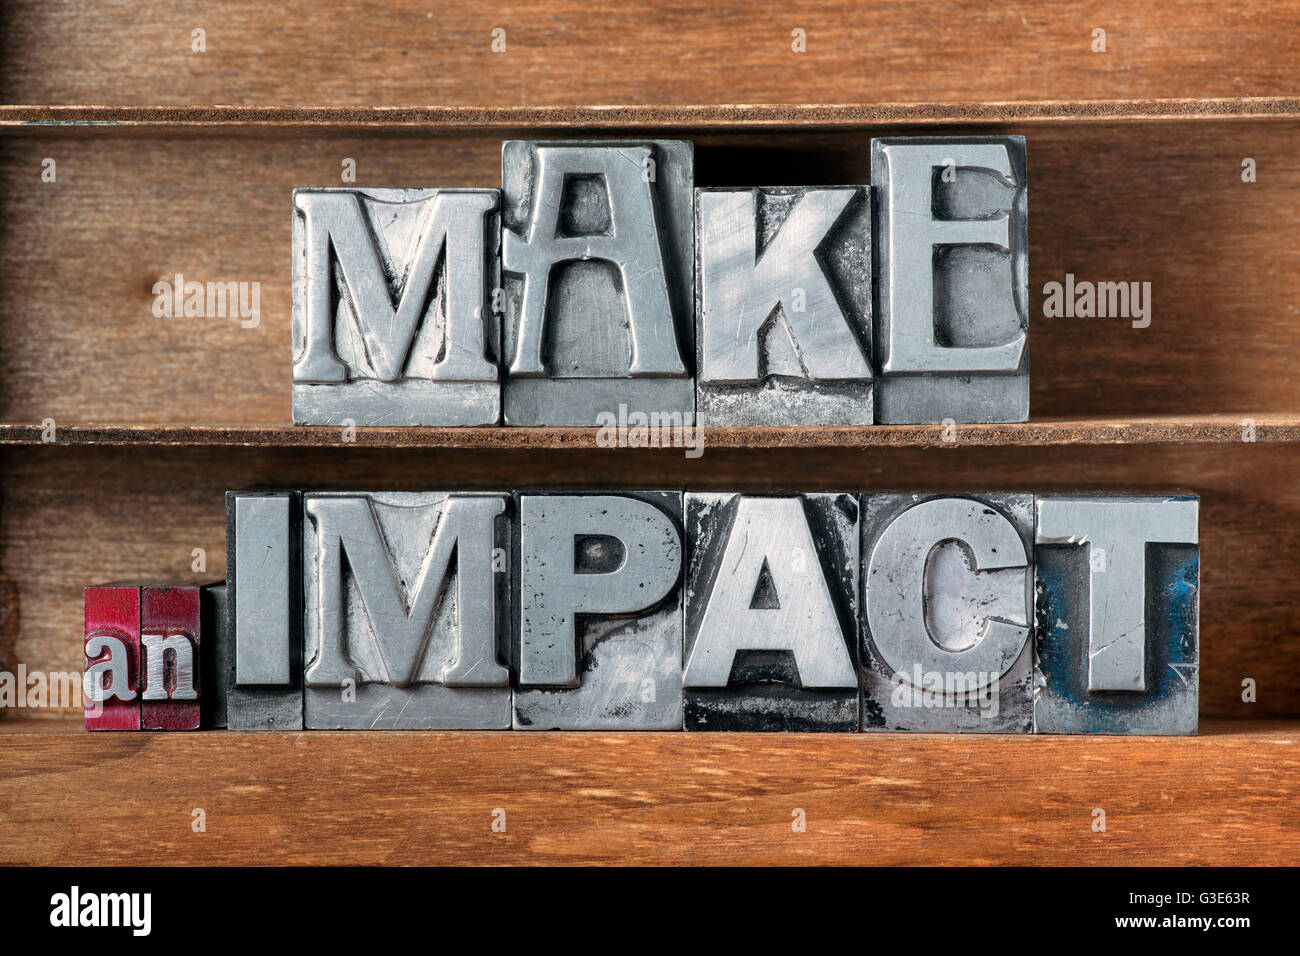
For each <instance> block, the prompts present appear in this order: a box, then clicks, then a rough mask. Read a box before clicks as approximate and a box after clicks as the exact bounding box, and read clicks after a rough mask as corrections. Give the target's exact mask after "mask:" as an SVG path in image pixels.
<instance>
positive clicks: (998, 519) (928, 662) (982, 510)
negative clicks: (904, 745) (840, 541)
mask: <svg viewBox="0 0 1300 956" xmlns="http://www.w3.org/2000/svg"><path fill="white" fill-rule="evenodd" d="M1033 528H1034V498H1033V495H1027V494H980V495H963V496H960V497H953V496H946V495H908V494H868V495H863V496H862V603H861V607H862V646H861V653H862V657H861V661H862V663H861V673H862V728H863V730H912V731H948V732H951V731H969V732H974V733H1029V732H1030V731H1031V730H1032V729H1033V718H1034V705H1033V673H1034V664H1033V656H1034V653H1033V647H1032V641H1031V639H1030V626H1031V624H1032V603H1031V590H1030V589H1031V586H1032V573H1031V570H1030V555H1031V554H1032V550H1033Z"/></svg>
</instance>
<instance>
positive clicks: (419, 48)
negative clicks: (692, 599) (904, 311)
mask: <svg viewBox="0 0 1300 956" xmlns="http://www.w3.org/2000/svg"><path fill="white" fill-rule="evenodd" d="M498 27H499V28H502V29H504V30H505V31H506V34H505V35H506V52H505V53H501V54H495V53H493V52H492V51H491V42H492V30H493V29H494V28H498ZM196 28H202V29H203V30H204V31H205V34H206V35H205V42H206V47H207V51H206V52H205V53H202V54H196V53H193V52H191V49H190V44H191V31H193V30H194V29H196ZM795 28H800V29H803V30H805V31H806V36H807V52H806V53H802V54H796V53H794V52H792V50H791V31H792V30H793V29H795ZM1096 28H1102V29H1105V30H1106V33H1107V51H1106V52H1105V53H1104V54H1100V53H1093V52H1092V51H1091V44H1092V31H1093V30H1094V29H1096ZM1298 62H1300V3H1296V2H1277V0H1268V2H1261V3H1239V4H1223V3H1209V2H1191V0H1175V2H1171V3H1164V4H1159V5H1148V4H1106V3H1082V4H1080V3H1038V4H1032V5H1026V4H1017V5H1012V4H1007V3H992V4H990V3H987V2H965V0H961V2H945V3H929V2H927V3H919V2H918V3H906V2H894V3H880V4H870V5H863V4H857V3H848V2H839V0H833V2H830V3H794V4H791V3H782V2H775V0H772V2H761V3H751V4H745V5H731V6H728V5H723V6H719V5H716V4H713V5H700V4H693V3H669V4H649V3H644V2H640V0H637V2H632V0H613V2H604V3H575V2H572V0H565V2H560V3H542V2H533V3H517V2H512V3H506V4H496V5H488V4H482V3H463V2H451V3H446V2H443V3H438V4H431V3H422V4H415V3H412V2H407V0H384V2H361V3H353V4H348V5H338V6H333V5H321V4H312V3H306V2H303V0H286V2H279V3H275V4H263V3H246V4H237V3H197V4H186V5H183V6H180V5H172V4H163V3H157V2H152V0H151V2H144V3H136V4H91V3H87V2H71V3H59V2H54V3H50V2H46V3H37V2H34V0H18V2H13V3H9V4H6V5H4V7H3V9H0V256H2V257H3V261H4V262H5V268H4V269H3V270H0V341H2V342H3V345H2V346H0V669H13V668H15V667H16V666H17V664H18V663H20V662H21V663H23V664H25V665H26V666H27V667H28V668H29V669H32V670H47V671H49V670H53V671H58V670H75V669H77V668H78V667H79V666H80V663H81V659H80V653H79V648H80V616H81V603H80V594H81V588H82V587H83V586H84V585H85V584H88V583H92V582H96V581H103V580H111V579H131V578H159V577H173V578H176V579H179V580H213V579H216V578H219V577H220V576H221V574H222V573H223V568H224V560H223V550H224V542H223V535H224V524H223V514H222V494H223V492H224V491H225V490H226V489H227V488H231V487H238V486H251V485H257V484H285V485H300V486H306V485H310V486H313V487H322V488H395V489H412V488H430V487H447V488H562V487H572V488H589V487H635V486H641V487H649V486H654V487H666V488H683V487H685V488H699V489H721V488H737V489H750V490H769V489H810V490H813V489H817V490H823V489H839V490H852V489H867V490H870V489H947V490H957V491H960V490H970V489H973V488H979V487H997V488H1006V489H1024V490H1056V489H1068V488H1098V489H1117V490H1118V489H1148V490H1169V489H1174V488H1180V489H1189V490H1192V491H1196V492H1199V493H1201V494H1202V495H1203V496H1204V500H1203V511H1202V528H1203V545H1202V547H1203V601H1202V673H1201V693H1202V697H1201V704H1202V716H1203V718H1204V720H1203V735H1202V736H1201V737H1199V738H1194V739H1154V738H1145V739H1137V740H1122V739H1113V738H1050V739H1049V738H1032V739H1024V738H993V737H978V736H977V737H946V736H906V735H888V734H887V735H869V736H862V737H858V736H854V737H833V738H832V737H813V736H807V735H802V736H795V737H782V736H774V735H735V736H726V735H700V736H695V735H684V734H680V735H658V734H647V735H621V736H620V735H605V734H570V735H555V734H542V735H514V734H386V735H366V736H364V737H360V736H355V735H348V734H327V733H315V734H311V733H309V734H285V735H246V734H224V733H217V732H213V733H206V734H192V735H161V734H138V735H114V736H91V735H88V734H85V733H84V732H81V731H80V730H79V724H78V722H77V721H75V720H70V719H66V715H62V714H60V713H59V712H57V711H53V712H50V711H31V710H17V711H5V712H0V732H6V733H5V737H4V745H3V747H0V863H15V862H19V863H52V862H63V863H82V862H86V863H88V862H104V863H110V862H112V863H118V862H120V863H126V862H135V863H148V862H157V861H159V860H162V859H166V860H167V861H168V862H176V863H184V862H193V863H250V862H288V863H311V862H328V863H340V862H351V863H378V862H390V863H414V862H439V863H447V862H471V863H495V862H609V863H626V862H649V863H661V864H673V865H676V864H682V863H698V862H707V863H721V862H731V863H746V862H749V863H767V862H781V863H811V862H836V863H872V862H876V863H879V862H888V863H915V862H927V863H971V862H1019V863H1028V862H1047V863H1072V862H1085V863H1094V862H1095V863H1101V862H1107V863H1229V864H1233V863H1235V864H1239V863H1265V862H1275V863H1292V862H1294V860H1295V858H1296V852H1297V850H1300V838H1298V837H1297V834H1300V810H1297V809H1296V807H1297V803H1298V802H1300V776H1298V775H1297V772H1296V771H1297V769H1300V749H1298V748H1300V583H1297V581H1300V577H1298V576H1297V574H1296V569H1297V567H1300V484H1298V483H1297V481H1296V478H1295V476H1296V474H1297V472H1298V471H1300V378H1298V377H1297V375H1296V368H1297V362H1300V332H1298V331H1297V323H1298V321H1300V241H1297V240H1298V238H1300V237H1298V235H1297V231H1298V230H1300V160H1297V157H1298V156H1300V91H1298V90H1297V70H1296V64H1297V63H1298ZM907 131H925V132H937V131H942V132H957V131H977V132H995V131H1000V132H1022V133H1025V134H1026V135H1027V136H1028V140H1029V143H1028V149H1029V177H1030V192H1031V195H1032V199H1033V201H1032V213H1031V217H1030V265H1031V276H1030V291H1031V301H1030V304H1031V313H1032V320H1031V333H1030V350H1031V367H1032V373H1031V374H1032V379H1031V381H1032V405H1031V410H1032V420H1031V421H1030V422H1029V423H1027V424H1023V425H1011V426H984V427H969V428H962V429H959V432H958V441H957V442H956V443H955V444H952V445H946V444H944V443H942V442H941V440H940V435H939V433H938V431H937V429H934V428H931V427H924V426H923V427H913V426H879V427H876V428H871V429H857V430H855V429H817V430H801V431H788V430H770V431H759V432H751V431H744V430H720V431H719V432H717V433H716V434H713V435H709V436H706V438H707V439H708V444H706V451H705V454H704V457H703V458H701V459H699V460H694V461H691V460H687V459H685V458H684V457H683V456H682V454H681V453H680V451H657V452H647V451H632V450H618V451H614V450H604V449H598V448H596V447H595V442H594V438H593V434H592V433H591V432H590V431H589V430H579V429H571V430H569V429H558V430H557V429H538V430H527V431H515V432H506V431H503V430H496V431H493V430H476V429H471V430H463V431H455V432H452V431H448V430H439V429H415V430H405V431H401V430H393V429H370V430H366V429H363V430H361V431H360V433H359V434H358V436H357V441H356V442H355V443H344V442H343V441H342V440H341V436H340V435H339V434H338V433H337V432H335V431H333V430H329V429H302V428H293V427H292V426H291V425H289V389H288V362H289V344H288V343H289V334H288V326H289V308H290V305H289V270H288V263H289V225H290V218H289V199H288V194H289V190H290V189H291V188H293V187H295V186H309V185H338V184H339V171H340V164H341V162H342V160H343V159H344V158H347V157H350V158H353V159H355V160H356V164H357V172H358V177H357V181H358V184H359V185H372V186H379V185H386V186H395V185H435V184H437V185H447V186H468V185H489V186H490V185H494V184H496V183H497V182H498V181H499V175H500V142H501V140H502V139H504V138H508V137H516V136H533V135H541V134H547V135H549V134H556V135H582V134H592V135H602V134H612V133H617V134H619V135H629V134H631V135H650V134H655V135H670V136H681V137H689V138H693V139H695V140H696V143H697V164H698V176H697V178H698V182H699V183H700V184H701V185H720V184H784V183H838V182H863V181H865V180H866V178H867V148H868V144H869V141H870V138H871V136H872V135H876V134H880V133H885V132H889V133H900V132H907ZM1246 157H1250V158H1252V159H1254V160H1255V162H1256V165H1257V170H1258V181H1257V182H1255V183H1250V184H1247V183H1243V182H1242V179H1241V164H1242V160H1243V159H1244V158H1246ZM46 158H52V159H54V160H55V161H56V163H57V172H58V180H57V182H56V183H43V182H41V179H40V174H41V169H42V165H41V164H42V160H44V159H46ZM177 272H181V273H184V274H185V276H186V277H187V278H189V279H197V280H199V281H205V282H206V281H215V280H233V281H241V282H254V281H255V282H259V283H260V284H261V322H260V324H259V325H258V327H257V328H253V329H241V328H240V327H239V324H238V322H237V321H235V320H233V319H225V320H222V319H203V320H196V319H157V318H155V317H154V316H153V314H152V311H151V304H152V300H153V295H152V292H151V289H152V286H153V284H154V282H156V281H158V280H159V279H162V278H170V277H171V276H172V275H173V274H175V273H177ZM1066 272H1072V273H1074V274H1075V275H1076V277H1078V278H1079V279H1090V280H1093V281H1098V280H1107V281H1149V282H1151V283H1152V293H1153V310H1152V323H1151V326H1150V328H1147V329H1133V328H1132V327H1131V326H1130V325H1129V323H1128V322H1126V321H1124V320H1114V319H1111V320H1101V319H1057V320H1052V319H1045V318H1043V317H1042V314H1041V301H1042V295H1041V290H1042V287H1043V284H1044V283H1046V282H1048V281H1052V280H1057V281H1059V280H1061V279H1062V278H1063V276H1064V274H1065V273H1066ZM46 419H53V421H54V423H55V425H56V432H57V440H56V441H55V442H53V443H45V442H43V441H42V431H43V429H42V426H41V424H40V423H41V422H42V421H44V420H46ZM1250 423H1254V424H1255V426H1256V433H1255V436H1254V437H1256V438H1257V441H1254V442H1246V441H1243V440H1242V438H1243V435H1244V434H1247V433H1248V426H1249V425H1250ZM194 548H203V549H205V550H206V553H207V561H208V564H207V570H206V571H205V572H202V573H195V572H192V571H191V570H190V563H191V560H192V557H191V553H192V550H193V549H194ZM1245 678H1251V679H1253V680H1255V681H1256V683H1257V686H1258V700H1257V701H1256V702H1254V703H1245V702H1243V701H1242V700H1241V682H1242V680H1243V679H1245ZM60 717H64V718H65V719H59V718H60ZM195 807H202V808H204V809H205V811H206V812H207V814H208V832H207V833H206V834H195V833H193V832H192V831H191V830H190V822H191V816H190V813H191V811H192V810H193V809H194V808H195ZM497 807H501V808H503V809H505V810H506V811H507V817H508V821H509V823H508V828H507V832H506V833H505V834H494V833H492V832H491V829H490V826H489V824H490V814H491V812H492V810H493V809H494V808H497ZM795 807H799V808H803V809H804V810H806V812H807V814H808V830H807V832H806V833H803V834H794V833H792V832H791V829H790V821H791V816H790V814H791V811H792V809H794V808H795ZM1096 807H1101V808H1104V809H1106V811H1107V815H1108V831H1107V833H1105V834H1095V833H1093V832H1092V831H1091V822H1092V810H1093V809H1094V808H1096ZM142 833H143V834H147V837H146V838H144V839H142V838H141V834H142Z"/></svg>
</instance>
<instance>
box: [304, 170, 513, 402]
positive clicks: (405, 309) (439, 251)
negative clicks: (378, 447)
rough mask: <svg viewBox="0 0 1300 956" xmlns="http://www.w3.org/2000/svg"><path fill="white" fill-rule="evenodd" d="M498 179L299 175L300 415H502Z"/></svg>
mask: <svg viewBox="0 0 1300 956" xmlns="http://www.w3.org/2000/svg"><path fill="white" fill-rule="evenodd" d="M499 195H500V194H499V193H498V191H497V190H495V189H296V190H294V193H293V207H294V213H293V249H294V256H293V419H294V421H295V422H300V423H303V424H308V425H338V424H342V423H343V422H344V421H345V420H350V421H351V422H353V423H354V424H357V425H494V424H496V423H497V422H498V421H499V420H500V407H501V387H500V375H499V370H498V356H499V345H500V317H499V316H498V315H497V314H496V313H495V312H493V310H492V305H493V303H492V299H493V295H494V292H495V290H496V289H497V288H498V287H499V285H500V278H499V272H498V263H499V260H498V257H497V248H498V241H499V237H500V220H499V216H498V212H497V210H498V205H499Z"/></svg>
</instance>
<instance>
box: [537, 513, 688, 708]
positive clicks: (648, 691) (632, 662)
mask: <svg viewBox="0 0 1300 956" xmlns="http://www.w3.org/2000/svg"><path fill="white" fill-rule="evenodd" d="M516 498H517V501H518V503H519V529H518V531H517V532H516V536H515V537H516V545H515V555H516V559H515V567H516V569H517V571H516V572H515V573H516V574H517V575H518V578H519V585H518V587H517V588H516V593H517V594H518V595H519V601H518V605H519V607H518V610H517V611H516V618H517V623H516V626H515V634H516V639H515V641H514V647H513V654H514V662H515V667H516V669H517V672H518V683H517V686H516V689H515V694H514V726H515V729H517V730H681V729H682V588H681V573H682V551H683V549H682V533H681V521H682V496H681V493H680V492H623V493H619V494H609V495H603V494H572V495H569V494H521V495H517V496H516Z"/></svg>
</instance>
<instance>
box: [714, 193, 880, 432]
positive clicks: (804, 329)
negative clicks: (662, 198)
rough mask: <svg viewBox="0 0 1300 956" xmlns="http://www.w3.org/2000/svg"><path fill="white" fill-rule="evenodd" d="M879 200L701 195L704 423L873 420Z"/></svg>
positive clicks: (810, 195)
mask: <svg viewBox="0 0 1300 956" xmlns="http://www.w3.org/2000/svg"><path fill="white" fill-rule="evenodd" d="M870 194H871V190H870V188H869V187H867V186H838V187H767V188H762V189H697V190H696V191H695V223H696V226H695V242H696V270H695V282H696V306H695V315H696V333H695V336H696V339H695V341H696V349H697V356H698V357H697V362H696V368H697V370H698V371H697V388H696V415H697V416H698V417H699V420H700V423H701V424H703V425H706V426H710V425H713V426H729V425H740V426H756V425H870V424H871V423H872V422H873V421H874V418H873V415H872V371H871V195H870Z"/></svg>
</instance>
